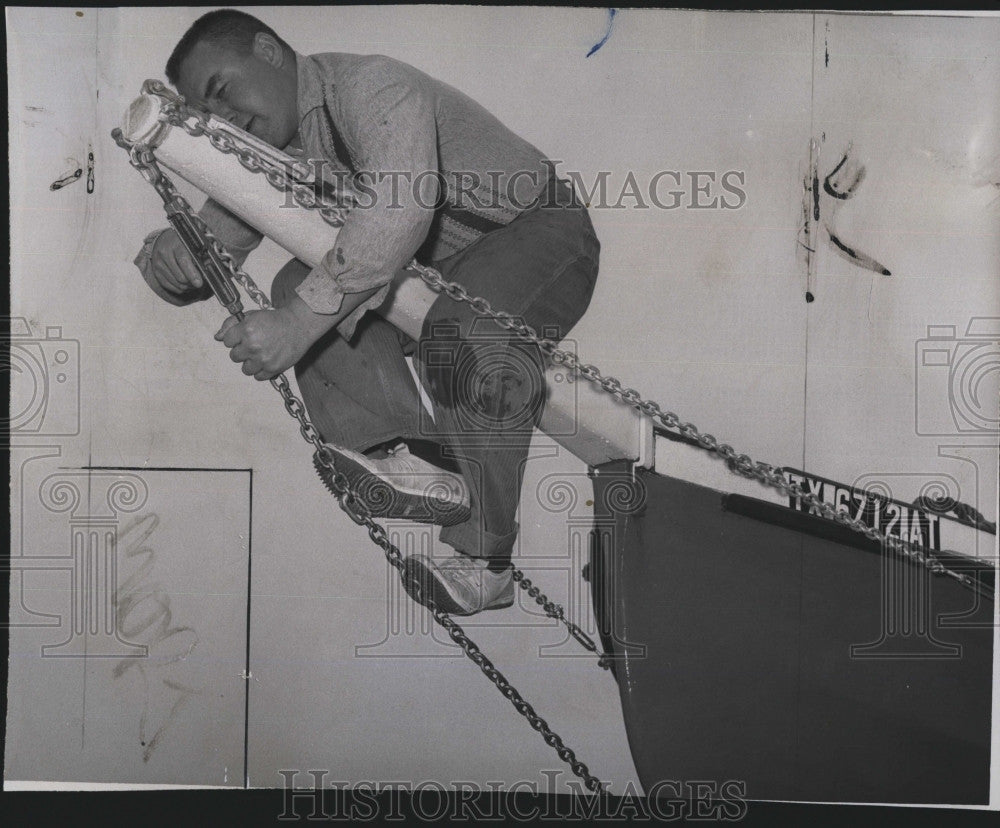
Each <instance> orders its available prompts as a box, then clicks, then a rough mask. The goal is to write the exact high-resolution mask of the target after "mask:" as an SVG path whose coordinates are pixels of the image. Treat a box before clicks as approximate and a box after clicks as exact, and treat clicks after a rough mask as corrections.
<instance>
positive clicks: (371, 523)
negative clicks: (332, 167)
mask: <svg viewBox="0 0 1000 828" xmlns="http://www.w3.org/2000/svg"><path fill="white" fill-rule="evenodd" d="M116 140H119V139H118V137H117V136H116ZM119 143H120V144H121V145H122V146H126V145H125V143H124V142H122V141H119ZM128 149H129V160H130V162H131V163H132V165H133V166H134V167H135V168H136V169H137V170H139V172H140V173H141V174H142V176H143V178H145V179H146V180H147V181H149V182H150V183H151V184H153V185H154V186H155V187H156V188H157V189H158V190H160V191H162V192H164V193H167V194H168V197H169V198H171V199H173V203H174V204H175V205H176V206H177V207H178V208H179V209H181V210H184V211H185V212H186V213H187V215H188V217H189V218H190V219H191V220H192V222H193V223H194V224H195V226H196V227H197V228H198V230H199V231H200V232H201V233H202V234H203V236H204V238H205V240H206V241H207V242H208V243H209V244H210V245H211V246H212V249H213V250H214V251H215V253H216V254H217V255H218V256H219V258H220V259H221V260H222V262H223V264H224V265H225V267H226V269H227V270H228V271H229V274H230V275H231V276H232V278H233V279H235V280H236V281H237V282H239V284H241V285H242V286H243V288H244V289H245V290H246V291H247V293H248V294H249V295H250V296H251V298H253V299H254V301H256V303H257V304H258V305H259V306H260V308H261V309H263V310H268V309H270V308H271V307H272V304H271V302H270V300H269V299H268V297H267V295H266V294H265V293H264V292H263V291H262V290H261V289H260V288H259V287H258V286H257V285H256V284H255V283H254V281H253V279H251V278H250V276H249V275H248V274H247V273H245V272H244V271H243V269H242V268H241V267H240V266H239V265H238V264H237V263H236V261H235V259H234V258H233V257H232V255H231V254H230V253H229V252H228V251H227V250H226V249H225V248H224V247H223V246H222V245H221V244H220V243H219V241H218V239H216V238H215V236H214V235H213V234H212V232H211V230H209V228H208V226H207V225H206V224H205V222H204V221H202V220H201V218H200V217H198V216H197V215H196V214H195V213H194V211H193V210H192V209H191V205H190V203H189V202H188V201H187V200H186V199H185V198H184V197H183V196H182V195H181V194H180V193H179V192H178V191H177V189H176V188H175V187H174V186H173V183H172V182H171V181H170V179H169V178H168V177H167V176H166V175H165V174H164V173H163V172H162V171H161V170H160V169H159V167H158V165H157V164H156V160H155V158H154V157H153V155H152V153H151V152H150V151H149V150H148V148H146V147H143V146H141V145H133V146H132V147H129V148H128ZM270 382H271V385H272V386H274V388H275V389H277V391H278V393H279V394H281V397H282V399H283V400H284V404H285V409H286V410H287V411H288V413H289V414H290V415H291V416H292V417H294V418H295V420H296V421H297V422H298V424H299V431H300V433H301V434H302V437H303V438H304V439H305V440H306V441H307V442H309V443H311V444H312V445H313V447H314V448H315V449H316V454H315V456H316V460H317V462H318V464H319V465H321V466H323V468H325V470H326V472H327V479H328V481H329V485H330V488H331V489H332V491H333V493H334V494H335V496H336V498H337V502H338V503H339V504H340V507H341V509H343V510H344V512H346V513H347V515H348V517H350V518H351V520H353V521H354V522H355V523H357V524H358V525H359V526H364V527H366V528H367V530H368V536H369V537H370V538H371V540H372V541H373V542H374V543H375V544H377V545H378V546H379V547H380V548H381V549H382V551H383V552H384V553H385V557H386V560H387V561H388V562H389V565H390V566H392V567H393V568H394V569H396V570H397V572H398V573H399V576H400V579H401V580H403V581H404V582H405V583H407V585H408V588H409V590H410V591H412V593H413V594H415V595H416V596H417V598H418V600H419V601H420V603H422V604H423V605H424V606H425V607H427V609H429V610H430V611H431V614H432V615H433V617H434V620H435V621H436V622H437V623H438V624H439V625H440V626H441V627H443V628H444V629H445V630H447V632H448V635H449V637H450V638H451V639H452V641H454V642H455V643H456V644H458V645H459V647H461V649H462V652H463V653H464V654H465V655H466V657H468V658H469V660H470V661H472V662H473V663H474V664H476V666H478V667H479V669H480V670H481V671H482V672H483V674H484V675H485V676H486V677H487V678H488V679H489V680H490V681H491V682H492V683H493V684H494V685H495V686H496V688H497V689H498V690H499V691H500V693H501V694H502V695H503V696H504V698H506V699H507V700H508V701H510V703H511V704H512V705H513V706H514V709H515V710H517V712H518V713H520V714H521V715H522V716H524V718H525V719H527V721H528V724H530V725H531V727H532V729H533V730H536V731H538V732H539V733H541V734H542V738H543V739H544V740H545V743H546V744H547V745H549V746H550V747H552V748H553V749H554V750H555V751H556V754H557V755H558V756H559V758H560V759H562V761H564V762H565V763H566V764H568V765H569V766H570V769H571V770H572V771H573V773H574V774H576V775H577V776H578V777H580V778H581V779H582V780H583V782H584V785H585V786H586V788H587V789H588V790H590V791H593V792H597V793H599V792H601V791H603V789H604V784H603V783H602V782H601V781H600V779H598V778H597V777H595V776H594V775H592V774H591V773H590V770H589V768H588V767H587V765H586V764H585V763H584V762H582V761H580V760H579V759H577V757H576V754H575V753H574V752H573V750H572V749H571V748H569V747H567V746H566V745H565V744H564V743H563V740H562V738H561V737H560V736H559V734H557V733H556V732H555V731H554V730H552V728H550V727H549V725H548V723H547V722H546V721H545V719H543V718H542V717H541V716H539V715H538V714H537V713H536V712H535V709H534V708H533V707H532V706H531V704H530V703H529V702H527V701H526V700H525V699H524V697H523V696H521V694H520V693H519V692H518V691H517V689H516V688H515V687H514V686H513V685H512V684H511V683H510V681H508V679H507V678H506V677H505V676H504V675H503V673H501V672H500V671H499V670H498V669H497V668H496V667H495V666H494V664H493V662H492V661H490V659H489V658H488V657H487V656H486V655H485V654H484V653H483V652H482V651H481V650H480V649H479V647H478V646H477V645H476V644H475V642H474V641H472V639H470V638H469V637H468V635H466V633H465V631H464V630H463V629H462V627H461V626H460V625H459V624H458V623H457V622H456V621H455V620H454V619H452V618H451V616H450V615H448V613H446V612H445V611H444V610H442V609H441V608H440V607H439V606H438V605H437V603H436V602H435V601H434V600H433V598H431V597H430V596H424V595H423V594H422V590H421V588H420V584H419V582H418V581H416V580H415V579H413V578H411V577H409V576H408V575H407V573H406V566H405V563H404V561H403V555H402V553H401V552H400V551H399V548H398V547H397V546H396V545H395V544H393V543H392V541H391V540H389V537H388V534H387V533H386V530H385V527H383V526H382V525H381V524H379V523H376V522H375V520H374V519H373V518H372V516H371V511H370V510H369V508H368V506H367V504H366V503H365V501H364V500H363V499H362V498H361V497H360V496H359V495H358V494H357V493H356V492H355V491H354V490H352V489H351V487H350V483H349V481H348V479H347V477H346V476H345V475H344V474H342V473H340V472H338V471H337V466H336V461H335V457H334V454H335V453H334V450H333V449H332V448H331V447H330V446H328V445H327V444H326V443H324V442H323V439H322V437H321V436H320V434H319V432H318V431H317V430H316V427H315V426H314V425H313V424H312V422H311V421H310V420H309V416H308V414H307V412H306V408H305V405H304V404H303V403H302V401H301V400H300V399H299V398H298V397H297V396H296V395H295V393H294V392H293V391H292V389H291V386H290V384H289V382H288V379H287V378H286V377H285V375H284V374H279V375H278V376H277V377H275V378H273V379H272V380H271V381H270ZM528 584H529V585H530V581H529V582H528ZM535 592H536V594H537V589H536V590H535ZM529 594H530V593H529ZM559 609H560V612H561V608H559ZM573 626H575V625H573ZM578 640H579V639H578ZM588 640H589V639H588ZM590 644H591V646H590V649H591V650H592V651H593V652H597V648H596V646H594V645H593V642H592V641H591V642H590Z"/></svg>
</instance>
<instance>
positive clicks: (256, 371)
mask: <svg viewBox="0 0 1000 828" xmlns="http://www.w3.org/2000/svg"><path fill="white" fill-rule="evenodd" d="M215 338H216V339H218V340H221V341H222V342H223V343H224V344H225V346H226V347H227V348H229V358H230V359H231V360H232V361H233V362H242V363H243V373H244V374H247V375H248V376H253V378H254V379H256V380H262V381H263V380H269V379H272V378H274V377H276V376H278V374H280V373H281V372H282V371H287V370H288V369H289V368H291V367H292V366H293V365H295V363H297V362H298V361H299V360H300V359H302V357H303V356H304V355H305V353H306V351H308V350H309V346H310V345H312V343H313V341H314V339H315V337H311V335H310V331H309V330H308V329H307V327H306V326H305V325H303V324H302V322H301V320H300V319H299V318H298V317H297V316H296V315H295V314H294V313H292V312H291V311H289V310H288V309H287V308H275V309H274V310H255V311H249V312H247V314H246V316H245V317H244V319H243V321H242V322H240V321H239V320H238V319H237V318H236V317H235V316H230V317H229V318H228V319H226V321H225V322H223V323H222V327H221V328H219V330H218V332H217V333H216V334H215Z"/></svg>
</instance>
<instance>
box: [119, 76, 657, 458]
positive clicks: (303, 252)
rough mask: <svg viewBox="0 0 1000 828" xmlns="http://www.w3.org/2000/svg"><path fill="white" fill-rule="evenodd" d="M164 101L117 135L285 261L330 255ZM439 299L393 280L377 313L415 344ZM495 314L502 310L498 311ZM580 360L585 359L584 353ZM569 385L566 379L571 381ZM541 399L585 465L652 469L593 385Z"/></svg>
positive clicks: (610, 401)
mask: <svg viewBox="0 0 1000 828" xmlns="http://www.w3.org/2000/svg"><path fill="white" fill-rule="evenodd" d="M165 102H166V98H164V97H161V96H160V95H156V94H152V93H150V92H144V93H143V94H141V95H140V96H139V97H138V98H136V99H135V100H134V101H133V102H132V104H131V105H130V106H129V108H128V110H127V112H126V113H125V117H124V122H123V124H122V133H123V137H124V138H125V139H126V140H127V141H130V142H141V143H145V144H147V145H149V147H150V148H151V149H153V150H154V153H155V155H156V159H157V161H158V162H159V164H160V165H161V166H163V167H165V168H166V169H168V170H170V171H171V172H173V173H175V174H176V175H179V176H180V177H181V178H183V179H184V180H185V181H187V182H189V183H190V184H192V185H194V186H195V187H197V188H198V189H199V190H200V191H201V192H202V193H204V194H205V195H206V196H208V197H209V198H211V199H212V200H214V201H215V202H217V203H218V204H221V205H222V206H223V207H225V208H226V209H227V210H229V211H230V212H232V213H233V214H235V215H237V216H239V217H240V218H241V219H242V220H243V221H245V222H247V224H250V225H251V226H253V227H254V228H256V229H257V230H258V231H259V232H261V233H262V234H263V235H265V236H267V237H268V238H270V239H271V240H272V241H274V242H275V243H276V244H278V245H279V246H281V247H282V248H284V249H285V250H287V251H288V252H289V253H290V254H291V255H292V256H294V257H295V258H297V259H299V260H300V261H302V262H304V263H305V264H307V265H309V266H310V267H316V266H317V265H319V263H320V261H321V260H322V258H323V256H324V255H325V254H326V252H327V251H328V250H330V249H331V248H332V247H333V245H334V243H335V241H336V239H337V233H338V230H337V228H335V227H332V226H331V225H329V224H328V223H327V222H326V221H325V220H324V219H323V217H322V216H321V215H320V214H319V213H318V212H316V211H314V210H305V209H277V208H278V207H279V206H280V204H279V200H278V199H280V197H281V196H280V195H278V193H277V191H276V190H275V189H274V187H273V186H272V185H271V184H270V183H268V181H267V179H266V178H265V177H264V176H263V175H262V174H258V173H254V172H251V171H249V170H247V169H246V168H245V167H243V166H242V165H241V164H240V162H239V160H238V159H237V158H236V156H235V155H232V154H226V153H222V152H219V151H218V150H217V149H215V148H214V147H213V146H212V145H211V144H210V143H209V141H208V140H207V139H206V138H204V137H202V136H192V135H189V134H188V133H187V132H185V131H184V130H183V129H178V128H175V127H171V126H169V125H166V124H164V123H163V122H162V121H160V120H159V115H160V112H161V108H162V105H163V104H164V103H165ZM212 124H213V126H217V127H220V128H223V129H225V130H226V131H228V132H230V133H232V134H233V136H234V137H237V138H239V139H240V140H242V141H245V142H246V143H248V144H250V145H251V146H252V147H253V148H254V149H256V150H257V151H259V152H261V153H264V154H266V155H267V156H268V157H269V158H271V159H272V160H274V161H276V162H279V163H282V164H286V165H289V166H291V165H293V164H294V163H295V159H293V158H291V157H290V156H288V155H286V154H285V153H282V152H280V151H279V150H276V149H275V148H274V147H271V146H270V145H268V144H265V143H263V142H262V141H260V140H259V139H257V138H255V137H254V136H252V135H250V134H248V133H246V132H243V131H242V130H240V129H238V128H236V127H234V126H232V125H231V124H229V123H227V122H226V121H218V120H215V119H212ZM437 298H438V294H437V293H435V292H434V291H433V290H432V289H431V288H430V287H429V286H428V285H427V284H426V283H425V282H424V281H423V280H421V279H420V277H419V276H417V275H416V274H415V273H411V272H407V275H405V276H403V275H401V276H398V277H397V278H396V282H395V284H394V287H393V289H392V291H391V292H390V294H389V297H388V298H387V299H386V301H385V302H384V303H383V304H382V305H381V306H380V307H379V308H378V313H379V314H381V315H382V316H383V317H385V318H386V319H387V320H389V321H390V322H392V324H394V325H395V326H396V327H397V328H399V329H400V330H402V331H403V332H405V333H406V334H407V335H409V336H410V337H412V338H413V339H419V337H420V331H421V327H422V325H423V321H424V318H425V317H426V316H427V312H428V310H429V309H430V306H431V305H432V304H433V302H434V301H435V299H437ZM499 310H502V308H500V309H499ZM583 356H584V357H585V356H586V354H583ZM570 380H572V381H570ZM546 384H547V393H548V396H547V399H546V404H545V413H544V415H543V418H542V423H541V429H542V431H544V432H545V433H546V434H548V435H550V436H551V437H552V438H553V439H554V440H556V441H557V442H558V443H560V444H561V445H563V446H565V447H566V448H567V449H568V450H569V451H571V452H572V453H573V454H575V455H576V456H577V457H579V458H580V459H581V460H583V461H584V462H585V463H587V465H588V466H597V465H600V464H602V463H606V462H608V461H610V460H617V459H627V460H636V461H637V462H638V463H639V464H640V465H643V466H647V467H649V466H652V461H653V424H652V421H651V420H649V418H647V417H642V416H640V415H639V413H638V412H637V411H636V410H635V409H633V408H630V407H629V406H627V405H625V404H624V403H621V402H619V401H617V400H616V399H615V398H614V397H612V396H611V395H610V394H608V393H607V392H604V391H601V390H599V389H597V388H596V387H595V386H594V385H593V384H592V383H590V382H588V381H586V380H583V379H580V378H579V377H570V376H568V372H567V371H566V369H564V368H563V367H562V366H559V365H554V366H552V367H551V368H550V369H549V370H548V372H547V374H546Z"/></svg>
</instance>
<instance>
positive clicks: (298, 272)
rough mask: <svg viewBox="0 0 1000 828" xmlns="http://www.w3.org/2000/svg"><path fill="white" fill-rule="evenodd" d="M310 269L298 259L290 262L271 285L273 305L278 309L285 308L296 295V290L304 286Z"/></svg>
mask: <svg viewBox="0 0 1000 828" xmlns="http://www.w3.org/2000/svg"><path fill="white" fill-rule="evenodd" d="M309 271H310V267H309V265H307V264H305V263H304V262H300V261H299V260H298V259H291V260H289V262H288V264H286V265H285V266H284V267H283V268H281V270H279V271H278V273H277V275H276V276H275V277H274V281H273V282H272V283H271V304H272V305H274V306H275V307H276V308H283V307H284V306H285V305H287V304H288V303H289V302H290V301H291V300H292V297H293V294H294V293H295V288H297V287H298V286H299V285H300V284H302V282H303V280H304V279H305V278H306V276H307V275H309Z"/></svg>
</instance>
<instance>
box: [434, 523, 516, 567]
mask: <svg viewBox="0 0 1000 828" xmlns="http://www.w3.org/2000/svg"><path fill="white" fill-rule="evenodd" d="M519 529H520V526H519V525H518V523H517V521H514V528H513V530H511V531H510V532H508V533H507V534H505V535H495V534H493V533H492V532H487V531H485V530H483V529H480V528H478V527H476V526H475V525H474V523H473V521H465V522H464V523H457V524H455V525H454V526H444V527H442V528H441V541H442V542H443V543H446V544H448V545H449V546H451V547H454V548H455V549H456V550H457V551H459V552H462V553H464V554H466V555H468V556H469V557H472V558H491V559H494V558H500V559H505V560H510V557H511V554H512V553H513V551H514V541H515V540H517V532H518V530H519Z"/></svg>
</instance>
